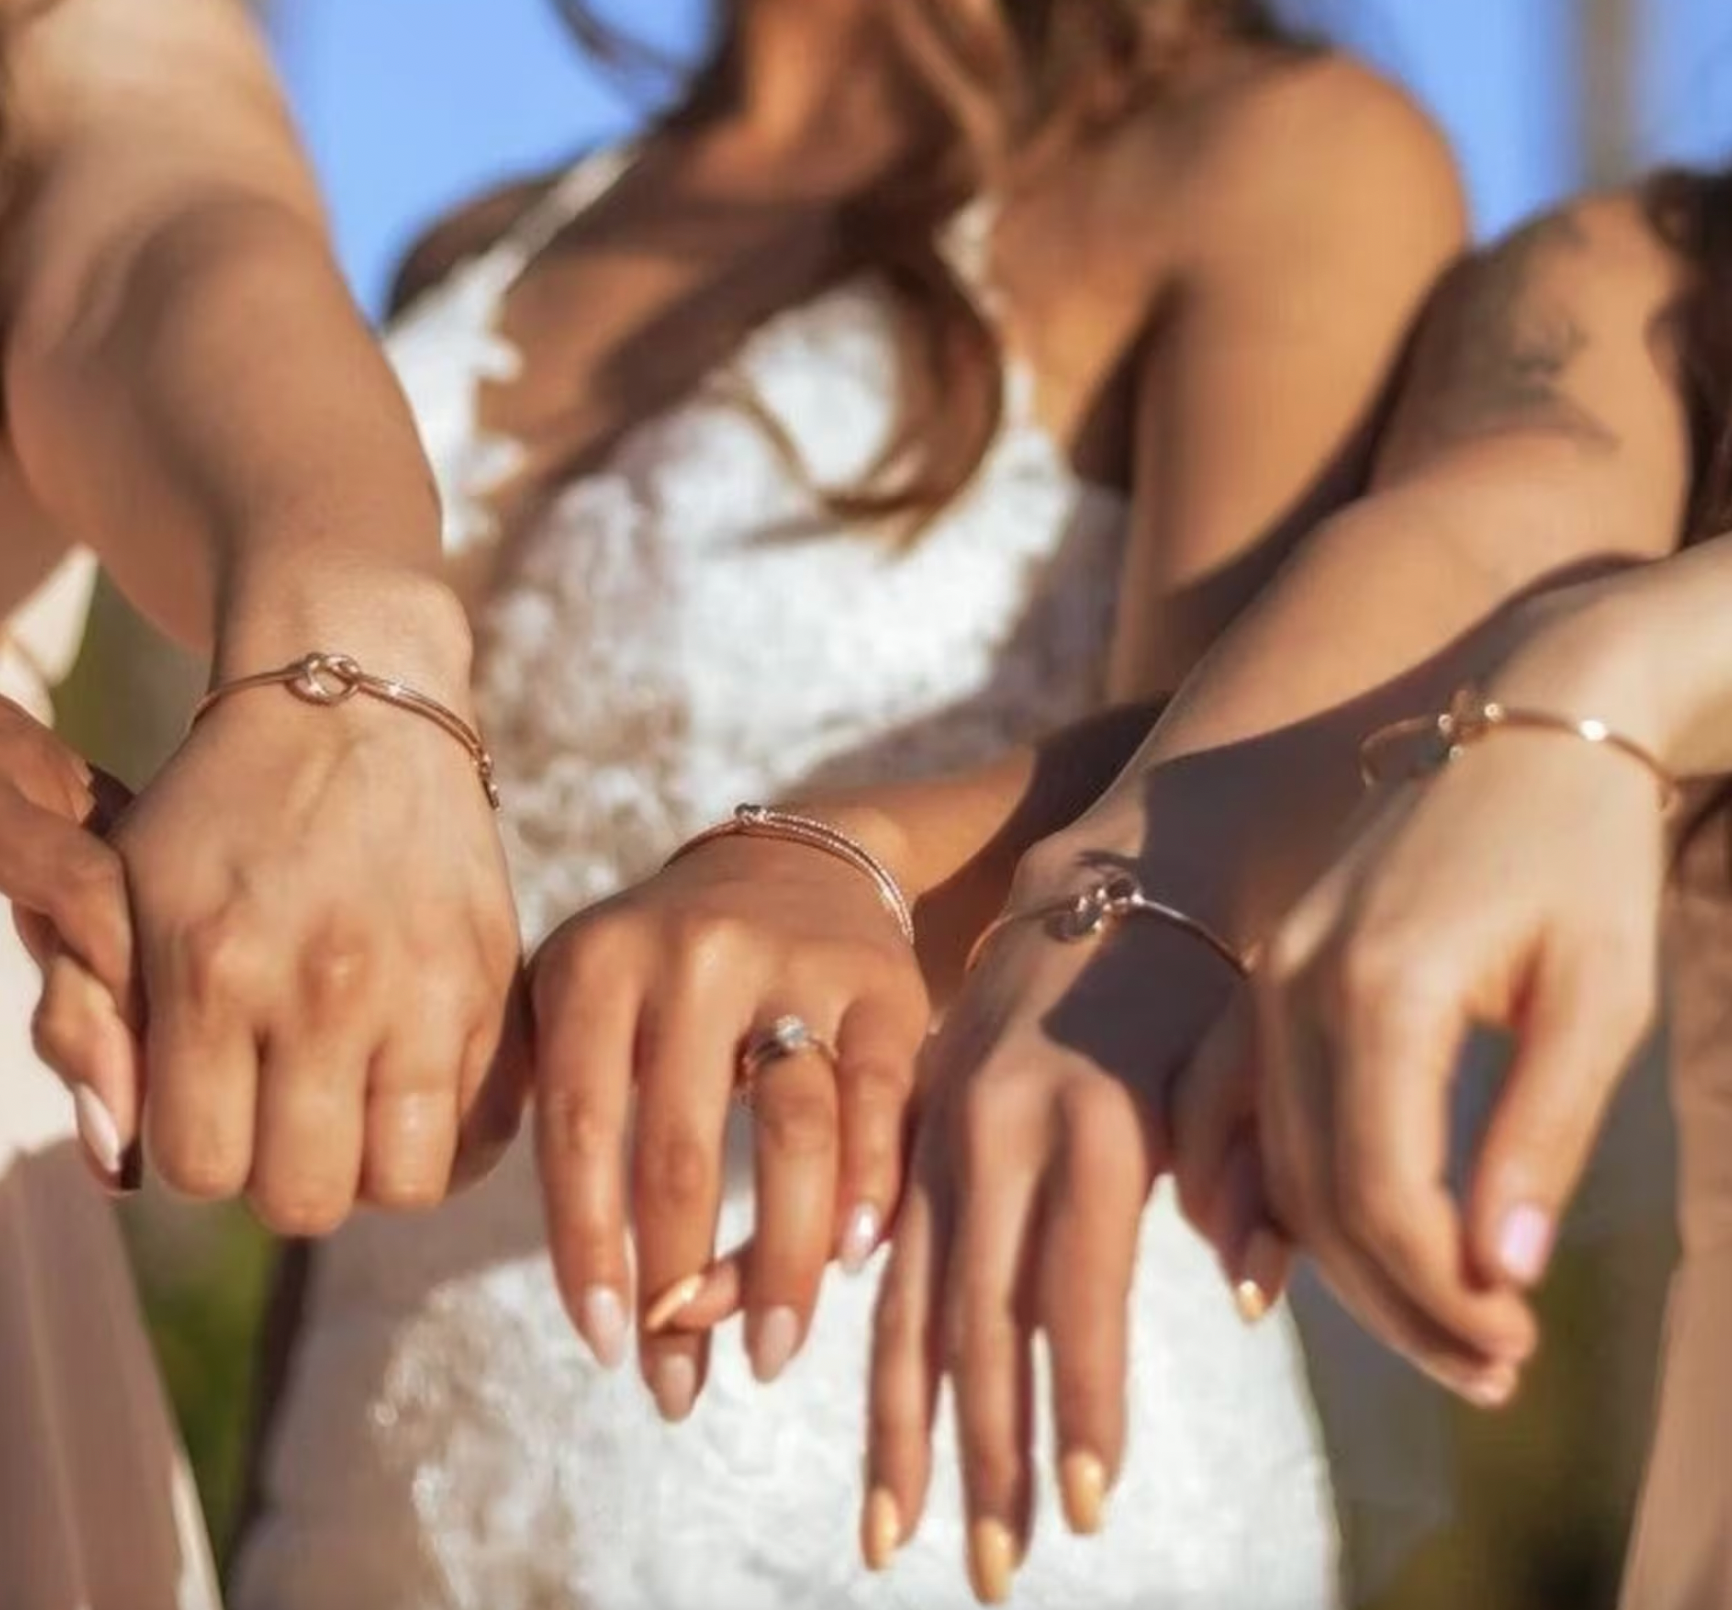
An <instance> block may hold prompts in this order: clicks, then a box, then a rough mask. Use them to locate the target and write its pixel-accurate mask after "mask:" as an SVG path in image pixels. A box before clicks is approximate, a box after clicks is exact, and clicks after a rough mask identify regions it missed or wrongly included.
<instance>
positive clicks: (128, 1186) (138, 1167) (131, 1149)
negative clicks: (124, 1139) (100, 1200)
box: [114, 1140, 144, 1196]
mask: <svg viewBox="0 0 1732 1610" xmlns="http://www.w3.org/2000/svg"><path fill="white" fill-rule="evenodd" d="M143 1187H144V1143H143V1142H142V1141H136V1140H135V1141H134V1142H133V1143H132V1144H131V1145H130V1146H128V1147H127V1148H126V1150H125V1151H124V1152H123V1153H122V1154H121V1158H120V1179H119V1180H118V1181H117V1182H116V1184H115V1187H114V1188H115V1191H116V1193H117V1194H118V1195H121V1196H132V1195H135V1194H136V1193H137V1192H138V1191H140V1190H142V1189H143Z"/></svg>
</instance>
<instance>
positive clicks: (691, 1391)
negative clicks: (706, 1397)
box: [650, 1353, 698, 1420]
mask: <svg viewBox="0 0 1732 1610" xmlns="http://www.w3.org/2000/svg"><path fill="white" fill-rule="evenodd" d="M650 1393H651V1395H652V1396H653V1397H654V1398H655V1400H656V1408H657V1409H658V1410H659V1411H660V1412H661V1417H662V1418H663V1419H664V1420H683V1419H685V1417H686V1416H687V1415H688V1414H690V1413H691V1412H692V1405H693V1404H694V1403H695V1402H696V1401H697V1396H698V1367H697V1365H696V1364H694V1363H693V1362H692V1361H691V1360H690V1359H689V1358H687V1357H686V1356H685V1355H684V1354H683V1353H676V1354H674V1355H673V1356H672V1357H671V1358H659V1359H657V1360H656V1361H655V1364H654V1365H653V1366H652V1367H651V1369H650Z"/></svg>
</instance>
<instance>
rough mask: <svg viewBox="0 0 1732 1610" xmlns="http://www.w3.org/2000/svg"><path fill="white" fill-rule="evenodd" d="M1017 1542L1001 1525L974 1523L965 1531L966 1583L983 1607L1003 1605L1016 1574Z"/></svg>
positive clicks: (1000, 1522)
mask: <svg viewBox="0 0 1732 1610" xmlns="http://www.w3.org/2000/svg"><path fill="white" fill-rule="evenodd" d="M1016 1563H1017V1547H1016V1539H1015V1538H1014V1537H1012V1536H1011V1535H1010V1528H1009V1527H1008V1526H1006V1525H1005V1524H1004V1522H1003V1521H976V1522H975V1523H974V1524H973V1525H972V1526H971V1527H969V1529H968V1580H969V1584H970V1586H972V1587H973V1589H974V1596H975V1598H977V1599H978V1600H980V1602H981V1603H982V1604H1003V1603H1004V1601H1005V1600H1006V1599H1008V1598H1009V1597H1010V1580H1011V1578H1012V1577H1013V1576H1014V1575H1015V1574H1016Z"/></svg>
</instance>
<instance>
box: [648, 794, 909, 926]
mask: <svg viewBox="0 0 1732 1610" xmlns="http://www.w3.org/2000/svg"><path fill="white" fill-rule="evenodd" d="M740 835H744V836H746V837H748V838H763V839H784V840H786V841H787V842H788V843H790V844H801V845H804V846H805V847H806V848H807V849H809V850H818V851H821V852H822V853H823V854H825V855H829V856H834V857H835V859H836V860H838V861H845V862H846V863H847V864H848V865H849V866H851V867H853V868H854V870H855V871H856V872H859V873H862V874H864V875H865V876H866V877H867V878H869V879H870V880H871V882H872V886H873V888H874V889H876V890H877V891H878V898H879V899H880V900H881V901H882V902H883V903H884V909H885V910H886V911H888V912H889V913H890V915H891V916H892V917H894V918H895V919H896V926H897V927H898V928H900V929H901V930H902V937H903V938H904V939H906V940H907V941H908V943H909V944H911V945H912V944H913V943H914V913H913V912H912V911H911V910H910V909H909V905H908V899H907V897H906V896H905V895H904V894H903V893H902V887H901V885H900V884H898V883H897V881H896V879H895V876H894V875H893V874H892V873H891V871H890V869H889V868H888V867H887V866H885V864H884V863H883V862H882V861H880V860H879V859H878V857H877V856H875V855H874V854H873V853H872V852H871V851H870V850H869V849H867V848H866V846H865V845H864V844H862V843H860V841H859V840H858V839H854V838H850V837H849V835H848V834H846V833H844V832H843V831H842V830H841V829H840V828H836V827H832V826H831V825H830V824H829V823H828V822H820V821H818V820H817V819H816V818H815V817H811V816H798V815H796V814H795V813H794V812H792V811H779V810H776V809H775V808H774V807H772V806H769V805H739V806H736V807H735V808H734V814H733V815H732V816H730V817H729V818H728V819H727V821H725V822H718V823H717V824H716V826H714V827H708V828H705V829H704V831H703V832H702V833H700V834H698V835H697V837H696V838H691V839H687V840H686V842H685V843H684V844H682V845H681V846H680V847H679V848H678V849H677V850H675V851H674V853H673V854H672V855H670V856H669V857H668V858H667V860H666V861H665V862H664V863H663V865H664V866H665V867H668V866H672V865H673V864H674V862H676V861H678V860H681V859H682V858H683V857H685V856H688V855H690V854H691V853H692V851H693V850H696V849H700V848H702V847H703V846H704V845H706V844H710V843H713V842H714V841H715V840H716V839H725V838H734V837H737V836H740Z"/></svg>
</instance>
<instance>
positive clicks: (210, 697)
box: [188, 649, 500, 810]
mask: <svg viewBox="0 0 1732 1610" xmlns="http://www.w3.org/2000/svg"><path fill="white" fill-rule="evenodd" d="M275 687H280V688H283V689H285V690H286V691H287V692H289V693H291V694H293V695H294V697H295V698H297V699H299V700H300V701H301V702H302V703H303V704H311V705H317V706H319V707H320V708H321V709H327V710H328V709H333V708H335V707H336V706H337V705H340V704H347V703H348V702H349V700H350V699H353V698H354V697H355V696H356V695H357V694H359V695H361V696H362V697H364V698H369V699H377V700H378V701H379V702H380V703H381V704H388V705H390V706H391V707H392V708H393V709H397V710H403V711H407V712H408V713H409V714H410V715H413V716H419V717H420V718H421V719H422V720H423V721H430V722H432V723H433V725H434V726H436V727H438V728H439V730H440V731H441V732H444V733H445V734H447V735H448V736H449V737H452V738H454V739H456V740H457V742H458V743H460V744H461V745H462V746H463V748H464V749H465V750H466V751H467V752H468V755H469V759H470V762H471V763H472V764H473V765H474V767H475V773H476V776H477V777H479V778H480V780H481V790H482V792H483V793H484V794H485V795H486V796H487V803H488V804H489V805H491V806H492V807H493V809H494V810H498V809H499V806H500V798H499V785H498V783H497V782H496V781H495V780H494V775H493V756H492V755H490V754H489V753H488V751H487V745H486V744H485V743H483V742H482V739H481V734H480V733H479V732H478V731H476V729H475V728H474V727H472V726H471V725H470V724H469V723H468V722H467V721H465V720H464V719H463V717H462V716H460V715H458V714H457V712H456V711H455V710H453V709H451V708H450V707H449V706H447V705H443V704H441V703H440V702H439V701H438V700H437V699H434V698H430V697H429V696H428V695H427V694H425V693H421V692H419V691H417V690H416V689H415V688H412V687H410V686H409V684H408V683H406V682H399V681H397V680H396V679H395V678H394V677H383V676H375V675H373V673H372V672H370V671H367V670H365V669H363V668H362V665H361V662H360V661H359V660H357V659H356V658H355V657H354V656H353V655H352V654H339V653H335V652H332V651H330V650H326V649H319V650H315V651H314V652H313V653H311V654H303V655H302V656H301V657H300V659H298V660H292V661H291V662H290V663H289V664H287V665H281V666H278V667H277V668H276V669H275V670H274V671H257V672H254V673H253V674H252V675H251V676H240V677H236V678H235V679H234V680H233V681H231V682H222V683H219V684H218V685H217V686H216V687H214V688H212V689H211V690H210V692H209V693H207V694H206V695H205V696H204V697H203V698H202V699H200V700H199V702H198V703H197V704H196V705H195V706H194V707H193V712H192V719H191V721H190V722H189V723H188V726H189V727H196V726H197V725H198V724H199V722H200V721H202V720H203V719H204V717H205V716H207V715H209V714H210V712H211V711H212V710H213V709H214V708H215V707H216V706H217V705H218V704H220V703H221V702H222V701H223V700H224V699H228V698H232V697H233V696H234V695H235V694H237V693H246V692H249V691H251V690H252V689H254V688H275Z"/></svg>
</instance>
